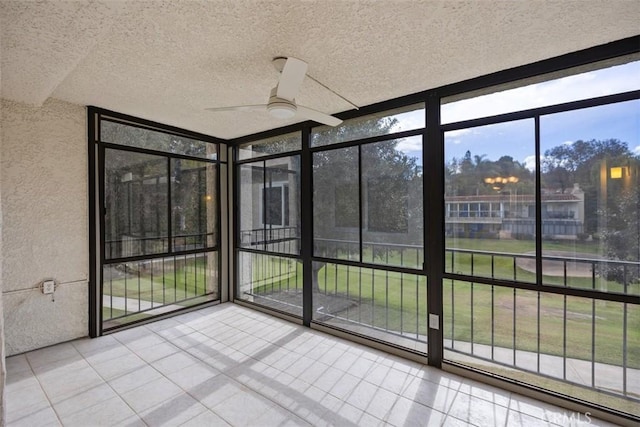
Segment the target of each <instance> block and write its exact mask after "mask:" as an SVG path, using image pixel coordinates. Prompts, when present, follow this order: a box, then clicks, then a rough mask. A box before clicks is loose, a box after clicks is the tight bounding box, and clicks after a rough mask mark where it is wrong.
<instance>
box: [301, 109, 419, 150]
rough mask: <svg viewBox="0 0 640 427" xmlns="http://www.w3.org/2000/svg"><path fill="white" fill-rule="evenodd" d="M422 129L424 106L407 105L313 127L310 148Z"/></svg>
mask: <svg viewBox="0 0 640 427" xmlns="http://www.w3.org/2000/svg"><path fill="white" fill-rule="evenodd" d="M424 127H425V111H424V104H415V105H409V106H406V107H401V108H397V109H395V110H387V111H383V112H381V113H376V114H370V115H367V116H362V117H357V118H355V119H349V120H345V121H344V122H342V124H341V125H339V126H335V127H332V126H318V127H315V128H313V129H312V131H311V146H312V147H318V146H322V145H329V144H337V143H339V142H346V141H354V140H357V139H363V138H368V137H372V136H379V135H387V134H390V133H396V132H402V131H407V130H413V129H420V128H424Z"/></svg>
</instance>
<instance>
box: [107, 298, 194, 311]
mask: <svg viewBox="0 0 640 427" xmlns="http://www.w3.org/2000/svg"><path fill="white" fill-rule="evenodd" d="M102 307H103V308H111V307H113V308H115V309H116V310H123V311H126V312H128V313H131V314H134V313H136V312H138V311H145V313H146V314H150V315H156V314H162V313H168V312H170V311H174V310H178V309H181V308H184V307H183V306H181V305H177V304H166V305H163V304H161V303H159V302H153V301H146V300H139V299H137V298H135V299H134V298H124V297H116V296H111V295H103V296H102ZM152 309H153V310H152Z"/></svg>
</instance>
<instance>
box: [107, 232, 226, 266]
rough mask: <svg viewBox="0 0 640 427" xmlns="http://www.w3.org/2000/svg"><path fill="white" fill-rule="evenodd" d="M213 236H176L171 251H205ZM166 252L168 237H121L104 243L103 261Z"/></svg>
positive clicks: (201, 234)
mask: <svg viewBox="0 0 640 427" xmlns="http://www.w3.org/2000/svg"><path fill="white" fill-rule="evenodd" d="M214 236H215V234H214V233H195V234H177V235H174V236H172V237H171V239H172V241H171V243H172V249H173V251H189V250H195V249H205V248H207V247H210V246H212V244H211V242H209V239H210V238H213V237H214ZM168 250H169V237H168V236H151V237H142V236H135V235H122V236H120V239H117V240H108V241H106V242H105V259H107V260H109V259H119V258H127V257H137V256H141V255H154V254H160V253H165V252H167V251H168Z"/></svg>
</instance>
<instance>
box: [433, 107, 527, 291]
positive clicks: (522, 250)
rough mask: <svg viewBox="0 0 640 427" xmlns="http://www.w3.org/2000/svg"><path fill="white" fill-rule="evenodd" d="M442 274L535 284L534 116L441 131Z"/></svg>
mask: <svg viewBox="0 0 640 427" xmlns="http://www.w3.org/2000/svg"><path fill="white" fill-rule="evenodd" d="M445 162H446V163H445V235H446V265H445V268H446V271H447V272H455V273H461V274H469V275H475V276H482V277H493V278H500V279H507V280H519V281H526V282H535V279H536V276H535V272H536V263H535V248H536V246H535V239H534V236H535V225H536V222H535V221H536V216H535V212H536V202H535V173H534V171H535V132H534V121H533V120H532V119H527V120H519V121H514V122H506V123H500V124H495V125H488V126H482V127H476V128H469V129H462V130H455V131H450V132H446V133H445Z"/></svg>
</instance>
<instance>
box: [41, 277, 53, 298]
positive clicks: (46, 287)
mask: <svg viewBox="0 0 640 427" xmlns="http://www.w3.org/2000/svg"><path fill="white" fill-rule="evenodd" d="M55 290H56V282H55V280H45V281H44V282H42V293H43V294H45V295H49V294H52V293H53V292H54V291H55Z"/></svg>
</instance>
